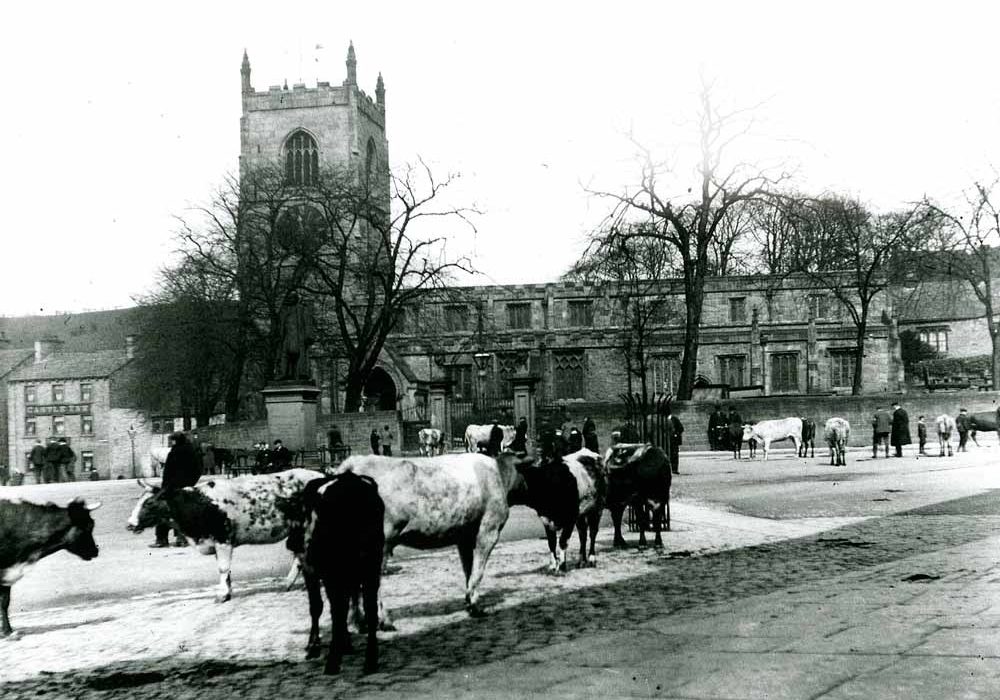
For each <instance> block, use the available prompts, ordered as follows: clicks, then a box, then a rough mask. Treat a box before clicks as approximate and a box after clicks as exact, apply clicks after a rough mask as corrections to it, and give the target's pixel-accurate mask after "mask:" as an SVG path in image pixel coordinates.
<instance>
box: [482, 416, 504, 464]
mask: <svg viewBox="0 0 1000 700" xmlns="http://www.w3.org/2000/svg"><path fill="white" fill-rule="evenodd" d="M501 445H503V428H501V427H500V425H499V424H498V423H497V422H496V421H493V427H492V428H490V440H489V442H487V443H486V454H488V455H489V456H490V457H496V456H497V455H498V454H500V446H501Z"/></svg>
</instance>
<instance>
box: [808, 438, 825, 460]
mask: <svg viewBox="0 0 1000 700" xmlns="http://www.w3.org/2000/svg"><path fill="white" fill-rule="evenodd" d="M820 454H822V453H820ZM809 457H810V458H812V459H815V458H816V441H815V440H810V441H809Z"/></svg>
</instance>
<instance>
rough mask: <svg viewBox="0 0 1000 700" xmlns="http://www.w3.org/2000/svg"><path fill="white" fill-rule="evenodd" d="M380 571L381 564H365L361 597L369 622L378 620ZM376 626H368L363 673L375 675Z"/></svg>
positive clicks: (376, 658)
mask: <svg viewBox="0 0 1000 700" xmlns="http://www.w3.org/2000/svg"><path fill="white" fill-rule="evenodd" d="M381 570H382V564H381V562H371V563H367V562H366V566H365V571H364V573H363V579H362V582H361V589H362V595H363V597H364V605H365V617H366V618H367V619H369V620H375V619H377V618H378V605H379V594H378V591H379V578H380V573H381ZM375 628H376V625H374V624H370V625H368V629H367V630H366V631H367V640H366V643H365V666H364V672H365V673H375V671H377V670H378V636H377V635H376V633H375V632H376V630H375Z"/></svg>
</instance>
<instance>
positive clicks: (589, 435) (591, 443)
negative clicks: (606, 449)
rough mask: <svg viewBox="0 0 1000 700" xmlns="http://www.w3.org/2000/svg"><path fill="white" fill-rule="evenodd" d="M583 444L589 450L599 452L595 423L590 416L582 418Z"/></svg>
mask: <svg viewBox="0 0 1000 700" xmlns="http://www.w3.org/2000/svg"><path fill="white" fill-rule="evenodd" d="M583 446H584V447H586V448H587V449H588V450H590V451H591V452H597V453H598V454H600V452H601V447H600V445H599V444H598V441H597V424H596V423H594V420H593V419H592V418H590V417H587V418H584V419H583Z"/></svg>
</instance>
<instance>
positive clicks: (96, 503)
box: [87, 501, 101, 510]
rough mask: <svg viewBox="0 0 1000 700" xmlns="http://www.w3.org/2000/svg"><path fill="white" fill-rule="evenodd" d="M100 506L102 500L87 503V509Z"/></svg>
mask: <svg viewBox="0 0 1000 700" xmlns="http://www.w3.org/2000/svg"><path fill="white" fill-rule="evenodd" d="M100 507H101V502H100V501H94V502H93V503H88V504H87V510H97V509H98V508H100Z"/></svg>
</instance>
